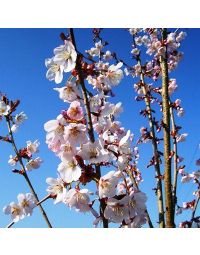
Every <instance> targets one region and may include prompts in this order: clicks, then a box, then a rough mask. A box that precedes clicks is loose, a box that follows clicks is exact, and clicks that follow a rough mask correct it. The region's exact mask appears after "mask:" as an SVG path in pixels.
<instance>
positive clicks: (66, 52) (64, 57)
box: [53, 40, 77, 72]
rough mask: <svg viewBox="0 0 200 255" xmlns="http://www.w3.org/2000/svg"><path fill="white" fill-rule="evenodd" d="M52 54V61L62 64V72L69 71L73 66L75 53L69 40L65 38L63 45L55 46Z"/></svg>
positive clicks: (74, 64)
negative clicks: (53, 55)
mask: <svg viewBox="0 0 200 255" xmlns="http://www.w3.org/2000/svg"><path fill="white" fill-rule="evenodd" d="M54 54H55V57H54V59H53V60H54V62H55V63H56V64H58V65H59V66H62V67H63V70H64V72H70V71H72V70H73V69H74V68H75V66H76V58H77V53H76V51H75V48H74V45H73V44H72V43H71V42H70V41H68V40H66V41H65V44H64V45H61V46H59V47H57V48H55V49H54Z"/></svg>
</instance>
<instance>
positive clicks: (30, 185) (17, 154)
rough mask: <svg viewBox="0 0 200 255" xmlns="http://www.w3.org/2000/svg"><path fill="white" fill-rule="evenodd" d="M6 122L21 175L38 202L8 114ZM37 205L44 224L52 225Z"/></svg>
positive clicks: (40, 206) (50, 226)
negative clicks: (20, 168)
mask: <svg viewBox="0 0 200 255" xmlns="http://www.w3.org/2000/svg"><path fill="white" fill-rule="evenodd" d="M6 122H7V126H8V132H9V135H10V138H11V142H12V147H13V150H14V152H15V154H16V156H17V158H18V160H19V163H20V165H21V167H22V171H23V173H22V175H23V177H24V179H25V180H26V182H27V184H28V186H29V188H30V190H31V192H32V194H33V195H34V197H35V199H36V201H37V202H39V199H38V196H37V193H36V192H35V189H34V188H33V185H32V183H31V181H30V179H29V177H28V175H27V173H26V168H25V166H24V163H23V160H22V157H21V155H20V154H19V151H18V149H17V146H16V144H15V140H14V136H13V132H12V130H11V124H10V117H9V116H6ZM38 206H39V208H40V211H41V213H42V216H43V218H44V220H45V222H46V224H47V225H48V227H49V228H52V225H51V223H50V221H49V219H48V217H47V214H46V212H45V211H44V209H43V207H42V205H41V204H39V205H38Z"/></svg>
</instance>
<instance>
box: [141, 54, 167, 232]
mask: <svg viewBox="0 0 200 255" xmlns="http://www.w3.org/2000/svg"><path fill="white" fill-rule="evenodd" d="M137 62H138V64H139V65H140V67H141V68H142V64H141V59H140V56H138V57H137ZM140 79H141V82H142V92H143V94H144V96H145V104H146V109H147V113H148V120H149V127H150V134H151V137H152V147H153V155H154V157H155V161H156V164H155V172H156V175H157V176H160V175H161V171H160V161H159V153H158V145H157V141H156V134H155V125H154V122H153V116H152V109H151V105H150V102H149V100H148V98H147V90H146V87H145V80H144V74H143V72H142V70H141V74H140ZM157 203H158V211H159V226H160V228H164V227H165V218H164V205H163V191H162V180H160V179H159V178H157Z"/></svg>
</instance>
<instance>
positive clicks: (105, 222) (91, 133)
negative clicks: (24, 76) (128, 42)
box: [70, 28, 108, 228]
mask: <svg viewBox="0 0 200 255" xmlns="http://www.w3.org/2000/svg"><path fill="white" fill-rule="evenodd" d="M70 37H71V40H72V43H73V45H74V47H75V50H76V51H77V46H76V41H75V36H74V31H73V28H70ZM80 60H81V55H80V54H79V56H78V57H77V61H76V68H77V72H78V77H79V79H80V84H81V88H82V94H83V99H84V105H85V108H86V113H87V120H88V134H89V138H90V141H91V142H92V143H94V142H95V137H94V131H93V124H92V117H91V110H90V104H89V100H88V95H87V90H86V87H85V83H84V78H83V73H82V68H81V63H80ZM95 169H96V178H97V180H99V179H100V178H101V169H100V166H97V165H96V166H95ZM100 204H101V206H100V207H101V209H100V215H101V217H102V219H103V227H104V228H108V220H107V219H105V217H104V210H105V202H104V200H103V199H100Z"/></svg>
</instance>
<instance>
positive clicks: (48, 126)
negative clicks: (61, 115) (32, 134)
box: [44, 120, 59, 132]
mask: <svg viewBox="0 0 200 255" xmlns="http://www.w3.org/2000/svg"><path fill="white" fill-rule="evenodd" d="M58 126H59V123H58V121H57V120H49V121H48V122H46V123H45V124H44V130H45V131H46V132H51V131H54V130H55V129H56V128H57V127H58Z"/></svg>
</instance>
